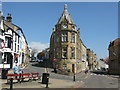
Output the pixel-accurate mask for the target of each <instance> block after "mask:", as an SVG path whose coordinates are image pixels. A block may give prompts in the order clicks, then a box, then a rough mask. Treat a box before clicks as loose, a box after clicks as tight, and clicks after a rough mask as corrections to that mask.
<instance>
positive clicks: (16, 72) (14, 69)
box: [13, 63, 19, 78]
mask: <svg viewBox="0 0 120 90" xmlns="http://www.w3.org/2000/svg"><path fill="white" fill-rule="evenodd" d="M13 71H14V74H18V73H19V72H18V66H17V63H16V65H15V66H14V67H13ZM15 78H17V76H15Z"/></svg>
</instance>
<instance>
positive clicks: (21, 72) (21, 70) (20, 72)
mask: <svg viewBox="0 0 120 90" xmlns="http://www.w3.org/2000/svg"><path fill="white" fill-rule="evenodd" d="M24 68H25V67H24V66H23V65H21V67H20V69H19V74H20V78H21V74H23V73H24ZM22 81H23V76H22Z"/></svg>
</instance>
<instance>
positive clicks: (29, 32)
mask: <svg viewBox="0 0 120 90" xmlns="http://www.w3.org/2000/svg"><path fill="white" fill-rule="evenodd" d="M64 4H67V5H68V12H69V13H70V15H71V18H72V20H73V22H74V23H75V24H76V25H77V28H80V29H81V32H80V33H81V34H80V37H81V39H82V41H83V43H84V44H85V46H86V47H87V48H90V49H91V50H93V51H94V52H95V53H96V54H97V56H98V58H104V57H106V56H108V45H109V42H110V41H112V40H114V39H116V38H117V37H118V3H117V2H116V3H115V2H111V3H110V2H96V3H95V2H36V3H33V2H31V3H30V2H26V3H25V2H24V3H22V2H19V3H17V2H16V3H15V2H3V9H2V10H3V13H4V16H7V13H11V14H12V17H13V23H14V24H16V25H17V26H20V27H21V28H22V29H23V32H24V34H25V36H26V38H27V41H28V43H29V45H31V46H32V47H36V48H39V50H43V49H44V48H46V47H48V46H49V45H48V44H49V43H50V36H51V34H52V28H54V26H55V24H57V21H58V19H59V17H60V16H61V14H62V12H63V9H64Z"/></svg>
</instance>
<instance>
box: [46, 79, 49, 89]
mask: <svg viewBox="0 0 120 90" xmlns="http://www.w3.org/2000/svg"><path fill="white" fill-rule="evenodd" d="M48 81H49V77H47V82H46V88H48Z"/></svg>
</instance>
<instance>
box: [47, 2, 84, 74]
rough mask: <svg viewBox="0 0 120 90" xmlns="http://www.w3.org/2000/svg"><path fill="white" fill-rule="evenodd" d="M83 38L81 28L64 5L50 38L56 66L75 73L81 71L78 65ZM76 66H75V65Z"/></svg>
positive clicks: (53, 62)
mask: <svg viewBox="0 0 120 90" xmlns="http://www.w3.org/2000/svg"><path fill="white" fill-rule="evenodd" d="M81 43H82V41H81V39H80V28H79V29H78V30H76V25H75V24H74V23H73V20H72V18H71V17H70V14H69V13H68V10H67V4H65V5H64V11H63V13H62V14H61V16H60V18H59V20H58V22H57V24H56V25H55V28H53V32H52V35H51V38H50V54H49V55H50V61H51V63H52V65H53V67H54V68H57V69H59V70H69V71H70V72H72V71H73V68H74V71H75V73H76V72H77V71H78V72H80V70H77V69H79V67H77V63H76V62H77V60H81ZM73 66H74V67H73Z"/></svg>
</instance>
